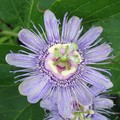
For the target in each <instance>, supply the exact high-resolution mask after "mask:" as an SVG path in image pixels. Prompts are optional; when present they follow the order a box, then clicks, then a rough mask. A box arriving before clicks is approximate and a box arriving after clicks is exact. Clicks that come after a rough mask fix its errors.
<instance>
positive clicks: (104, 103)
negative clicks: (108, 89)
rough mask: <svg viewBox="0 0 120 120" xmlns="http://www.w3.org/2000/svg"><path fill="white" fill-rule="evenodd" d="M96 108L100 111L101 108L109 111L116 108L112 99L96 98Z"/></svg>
mask: <svg viewBox="0 0 120 120" xmlns="http://www.w3.org/2000/svg"><path fill="white" fill-rule="evenodd" d="M94 106H95V108H96V109H100V108H102V109H104V108H107V109H109V108H112V107H113V106H114V103H113V101H112V100H110V99H107V98H100V97H97V98H95V101H94Z"/></svg>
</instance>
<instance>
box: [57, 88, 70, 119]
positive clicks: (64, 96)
mask: <svg viewBox="0 0 120 120" xmlns="http://www.w3.org/2000/svg"><path fill="white" fill-rule="evenodd" d="M57 93H58V94H57V106H58V110H59V113H60V114H61V116H63V117H64V118H69V116H70V115H71V102H72V101H71V93H70V90H69V88H58V91H57Z"/></svg>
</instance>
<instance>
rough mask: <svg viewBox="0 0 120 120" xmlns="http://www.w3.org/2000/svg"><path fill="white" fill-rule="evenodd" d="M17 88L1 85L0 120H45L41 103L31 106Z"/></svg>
mask: <svg viewBox="0 0 120 120" xmlns="http://www.w3.org/2000/svg"><path fill="white" fill-rule="evenodd" d="M17 87H18V86H2V85H0V120H43V118H44V113H43V110H42V109H41V108H40V105H39V103H38V104H33V105H32V104H29V103H28V102H27V100H26V97H23V96H21V95H20V94H19V92H18V89H17Z"/></svg>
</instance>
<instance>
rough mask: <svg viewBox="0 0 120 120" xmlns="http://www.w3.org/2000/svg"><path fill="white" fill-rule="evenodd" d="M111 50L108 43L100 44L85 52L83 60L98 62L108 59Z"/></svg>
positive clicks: (89, 62)
mask: <svg viewBox="0 0 120 120" xmlns="http://www.w3.org/2000/svg"><path fill="white" fill-rule="evenodd" d="M111 52H112V48H111V47H110V46H109V45H108V44H101V45H99V46H97V47H95V48H92V49H90V50H88V51H87V52H85V55H84V57H85V58H86V60H85V62H86V63H88V64H91V63H95V62H100V61H103V60H106V59H108V58H109V57H108V55H109V54H110V53H111Z"/></svg>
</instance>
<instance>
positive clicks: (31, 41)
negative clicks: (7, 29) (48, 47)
mask: <svg viewBox="0 0 120 120" xmlns="http://www.w3.org/2000/svg"><path fill="white" fill-rule="evenodd" d="M18 37H19V40H20V41H21V42H22V43H23V44H25V45H26V46H27V47H28V48H29V49H31V50H32V51H33V52H39V50H42V49H43V47H44V42H43V41H44V40H43V39H42V38H41V37H40V36H38V35H36V34H34V33H33V32H31V31H29V30H27V29H22V30H21V31H20V32H19V34H18Z"/></svg>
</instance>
